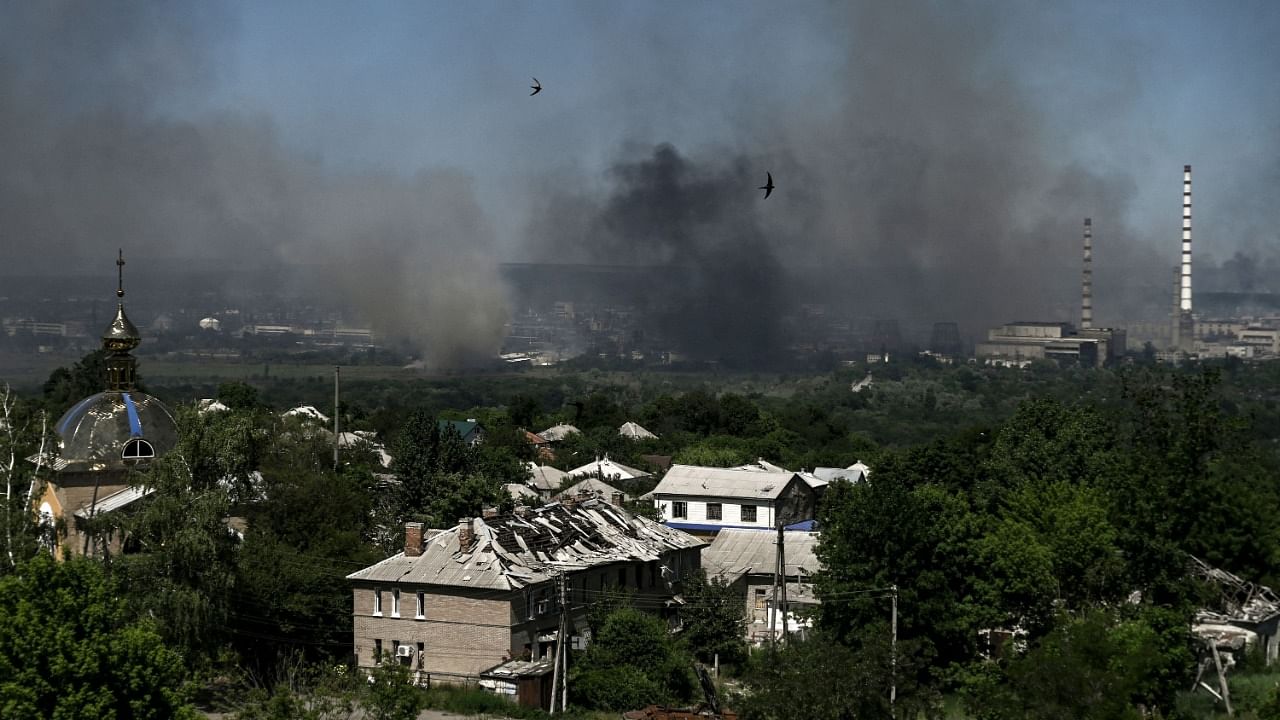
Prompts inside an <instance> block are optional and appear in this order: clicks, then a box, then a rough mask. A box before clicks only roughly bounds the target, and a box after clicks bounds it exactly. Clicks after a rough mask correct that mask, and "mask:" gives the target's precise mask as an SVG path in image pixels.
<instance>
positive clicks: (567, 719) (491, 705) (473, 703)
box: [423, 685, 618, 720]
mask: <svg viewBox="0 0 1280 720" xmlns="http://www.w3.org/2000/svg"><path fill="white" fill-rule="evenodd" d="M423 693H424V695H425V696H426V700H427V709H429V710H442V711H444V712H449V713H453V714H455V715H463V716H466V717H488V718H515V719H516V720H544V719H545V720H550V718H551V716H550V715H548V714H547V713H546V712H545V711H543V710H541V709H539V708H527V707H522V706H520V705H517V704H516V703H514V702H512V701H510V700H507V699H505V698H502V697H499V696H497V695H494V694H493V693H491V692H489V691H487V690H483V689H481V688H474V687H468V688H464V687H457V686H451V685H437V686H434V687H431V688H429V689H427V690H424V691H423ZM617 716H618V713H596V712H590V711H583V710H573V709H571V710H570V711H569V712H568V713H565V714H560V713H556V717H557V718H563V719H564V720H604V719H605V718H608V719H609V720H613V719H614V718H616V717H617Z"/></svg>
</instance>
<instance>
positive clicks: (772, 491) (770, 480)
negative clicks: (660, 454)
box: [652, 465, 796, 500]
mask: <svg viewBox="0 0 1280 720" xmlns="http://www.w3.org/2000/svg"><path fill="white" fill-rule="evenodd" d="M795 477H796V473H793V472H786V471H783V472H773V471H767V470H762V469H761V470H745V469H738V468H711V467H698V466H694V465H672V466H671V469H670V470H668V471H667V474H666V475H665V476H664V477H663V478H662V482H660V483H658V486H657V487H655V488H654V489H653V493H652V494H653V496H654V497H660V496H662V495H704V496H710V497H724V498H751V499H755V500H760V499H766V500H773V499H777V497H778V496H779V495H780V494H782V491H783V489H784V488H786V486H787V484H788V483H790V482H791V481H792V479H793V478H795Z"/></svg>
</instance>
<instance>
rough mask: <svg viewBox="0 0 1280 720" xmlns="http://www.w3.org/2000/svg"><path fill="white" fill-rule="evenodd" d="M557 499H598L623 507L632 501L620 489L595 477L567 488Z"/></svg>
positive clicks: (589, 477)
mask: <svg viewBox="0 0 1280 720" xmlns="http://www.w3.org/2000/svg"><path fill="white" fill-rule="evenodd" d="M557 497H561V498H582V497H598V498H600V499H601V500H604V501H605V502H608V503H611V504H613V505H621V504H622V503H624V502H627V501H629V500H631V499H632V498H631V496H630V495H628V494H626V493H624V492H622V491H621V490H619V489H618V488H616V487H614V486H612V485H610V484H609V483H607V482H604V481H603V480H601V479H599V478H597V477H595V476H591V475H589V476H587V477H586V478H584V479H583V480H581V481H579V482H576V483H574V484H573V485H570V486H569V487H567V488H565V489H564V491H563V492H561V493H559V494H558V495H557Z"/></svg>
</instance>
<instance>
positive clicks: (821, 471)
mask: <svg viewBox="0 0 1280 720" xmlns="http://www.w3.org/2000/svg"><path fill="white" fill-rule="evenodd" d="M813 474H814V475H815V476H816V477H818V478H819V479H820V480H824V481H826V482H833V481H835V480H848V481H849V482H855V483H856V482H862V481H863V480H865V479H866V478H867V476H868V475H870V474H871V468H869V467H867V466H866V465H865V464H863V463H862V461H858V462H855V463H854V464H852V465H850V466H849V467H847V468H828V467H820V468H814V469H813Z"/></svg>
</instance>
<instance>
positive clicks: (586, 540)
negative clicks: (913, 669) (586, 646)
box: [347, 500, 704, 590]
mask: <svg viewBox="0 0 1280 720" xmlns="http://www.w3.org/2000/svg"><path fill="white" fill-rule="evenodd" d="M462 527H463V524H462V523H459V524H458V525H457V526H455V527H453V528H450V529H449V530H445V531H443V532H441V533H438V534H436V535H434V536H432V537H430V538H428V539H427V540H426V542H425V547H424V548H423V552H422V554H421V555H419V556H416V557H409V556H406V555H405V554H404V553H399V554H397V555H393V556H392V557H389V558H387V559H386V560H383V561H382V562H380V563H377V564H376V565H371V566H369V567H367V568H365V569H363V570H360V571H358V572H354V573H351V574H350V575H348V576H347V579H348V580H352V581H356V582H361V583H388V584H392V583H407V584H412V585H420V586H421V585H435V586H447V587H455V588H481V589H490V590H516V589H519V588H523V587H526V586H529V585H533V584H536V583H540V582H545V581H547V580H550V579H552V578H553V577H554V576H555V575H556V574H557V573H559V572H563V571H574V570H580V569H584V568H589V567H594V566H603V565H609V564H612V563H618V562H628V561H633V560H636V561H641V562H648V561H652V560H660V559H662V556H663V555H665V554H666V553H669V552H671V551H674V550H681V549H685V548H696V547H701V546H702V545H704V543H703V542H702V541H701V540H699V539H697V538H695V537H693V536H692V535H689V534H686V533H683V532H681V531H679V530H674V529H672V528H669V527H666V526H664V525H662V524H660V523H656V522H654V521H652V520H649V519H647V518H643V517H638V516H635V515H632V514H630V513H628V512H627V511H625V510H623V509H621V508H617V507H614V506H613V505H610V504H608V503H605V502H601V501H598V500H585V501H582V502H577V503H572V504H561V503H551V504H549V505H544V506H542V507H540V508H533V509H530V510H529V511H528V512H527V513H525V515H524V516H520V515H503V516H500V517H495V518H489V519H484V518H473V519H472V520H471V521H470V530H471V532H472V534H473V536H474V540H473V541H472V543H471V545H470V546H469V547H465V548H463V547H460V546H459V541H458V537H459V534H460V530H461V529H462Z"/></svg>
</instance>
